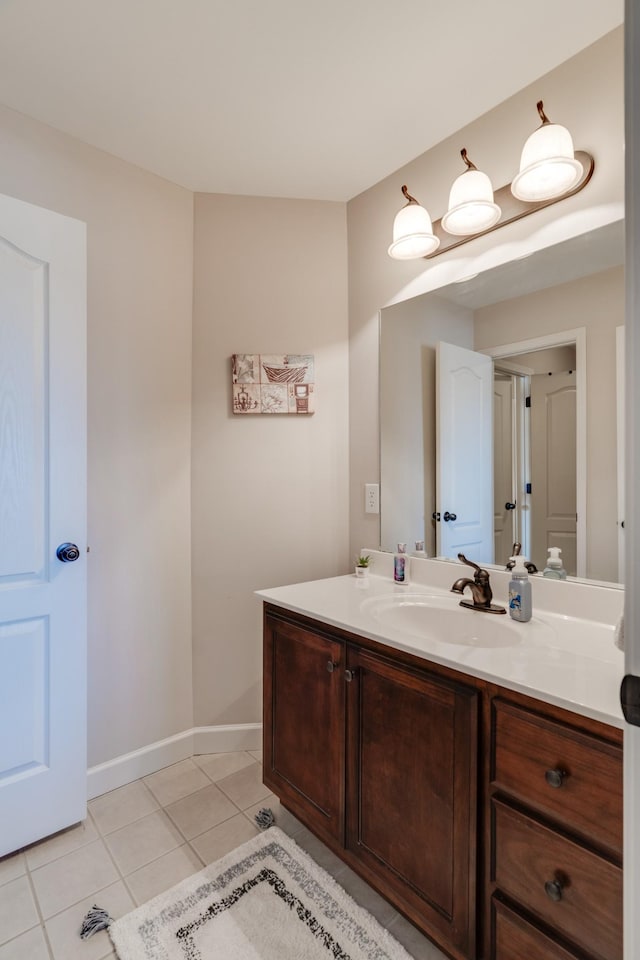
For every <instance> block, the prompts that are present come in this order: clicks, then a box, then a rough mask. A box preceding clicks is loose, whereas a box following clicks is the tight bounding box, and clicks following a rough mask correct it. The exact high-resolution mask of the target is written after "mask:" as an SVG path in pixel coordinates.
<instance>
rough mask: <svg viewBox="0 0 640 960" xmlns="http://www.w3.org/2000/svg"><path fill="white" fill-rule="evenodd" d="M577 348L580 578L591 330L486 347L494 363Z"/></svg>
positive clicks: (583, 558) (583, 550) (584, 534)
mask: <svg viewBox="0 0 640 960" xmlns="http://www.w3.org/2000/svg"><path fill="white" fill-rule="evenodd" d="M566 346H574V347H575V350H576V511H577V514H578V516H577V520H576V560H577V570H576V573H577V576H578V577H586V575H587V390H586V387H587V369H586V363H587V331H586V328H585V327H575V328H574V329H573V330H561V331H560V332H559V333H549V334H546V335H544V336H541V337H533V338H532V339H531V340H518V341H516V342H515V343H501V344H500V345H499V346H497V347H485V348H484V349H483V350H479V351H478V352H479V353H486V354H487V355H488V356H490V357H492V358H493V359H494V360H498V359H500V358H501V357H512V356H517V355H519V354H523V353H530V352H531V351H534V350H546V349H548V348H549V347H566Z"/></svg>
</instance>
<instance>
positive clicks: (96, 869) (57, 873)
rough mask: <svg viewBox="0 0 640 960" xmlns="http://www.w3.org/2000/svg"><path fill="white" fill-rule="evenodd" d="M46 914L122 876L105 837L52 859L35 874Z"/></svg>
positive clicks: (41, 903) (80, 898)
mask: <svg viewBox="0 0 640 960" xmlns="http://www.w3.org/2000/svg"><path fill="white" fill-rule="evenodd" d="M31 879H32V881H33V885H34V888H35V891H36V896H37V898H38V903H39V904H40V909H41V910H42V914H43V916H44V917H51V916H53V914H54V913H59V912H60V911H61V910H65V909H66V908H67V907H70V906H71V904H73V903H77V902H78V901H79V900H82V899H83V898H84V897H89V896H91V894H93V893H95V892H96V891H97V890H102V888H103V887H106V886H108V885H109V884H110V883H113V882H114V880H117V879H118V873H117V871H116V868H115V867H114V865H113V863H112V862H111V858H110V857H109V854H108V853H107V851H106V850H105V848H104V844H103V842H102V840H96V841H94V843H89V844H87V846H86V847H80V849H79V850H74V851H73V852H72V853H67V854H66V855H65V856H64V857H59V858H58V859H57V860H52V861H51V863H47V864H45V866H44V867H39V868H38V869H37V870H34V871H33V872H32V874H31Z"/></svg>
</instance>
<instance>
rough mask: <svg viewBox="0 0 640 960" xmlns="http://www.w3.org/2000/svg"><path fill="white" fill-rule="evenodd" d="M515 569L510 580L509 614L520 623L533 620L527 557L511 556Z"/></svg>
mask: <svg viewBox="0 0 640 960" xmlns="http://www.w3.org/2000/svg"><path fill="white" fill-rule="evenodd" d="M511 560H513V562H514V563H513V569H512V571H511V580H510V581H509V616H510V617H511V618H512V619H513V620H518V621H519V622H520V623H526V622H527V620H531V584H530V583H529V571H528V570H527V568H526V566H525V564H526V562H527V558H526V557H520V556H518V557H511Z"/></svg>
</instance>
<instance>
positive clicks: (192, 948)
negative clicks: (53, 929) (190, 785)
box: [109, 827, 411, 960]
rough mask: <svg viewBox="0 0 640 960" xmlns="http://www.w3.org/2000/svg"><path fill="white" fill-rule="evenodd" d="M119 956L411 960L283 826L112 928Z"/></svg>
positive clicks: (126, 959)
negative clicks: (281, 828)
mask: <svg viewBox="0 0 640 960" xmlns="http://www.w3.org/2000/svg"><path fill="white" fill-rule="evenodd" d="M109 934H110V936H111V939H112V941H113V944H114V946H115V948H116V951H117V954H118V957H119V958H120V960H212V958H218V957H219V958H224V960H302V958H304V960H331V958H334V960H411V958H410V956H409V954H408V953H407V952H406V950H405V949H404V948H403V947H402V946H401V945H400V944H399V943H398V942H397V941H396V940H395V939H394V938H393V937H392V936H391V934H390V933H389V932H388V931H387V930H385V929H384V927H382V926H381V925H380V924H379V923H378V921H377V920H376V919H375V918H374V917H372V916H371V914H369V913H368V912H367V911H366V910H363V909H362V907H359V906H358V905H357V904H356V903H355V902H354V901H353V900H352V899H351V897H349V895H348V894H347V893H345V891H344V890H343V889H342V888H341V887H340V886H339V885H338V884H337V883H336V881H335V880H334V879H333V878H332V877H330V876H329V874H328V873H326V871H325V870H323V869H322V868H321V867H319V866H318V865H317V864H316V863H314V861H313V860H312V859H311V858H310V857H309V856H308V855H307V854H306V853H305V852H304V851H303V850H301V849H300V847H298V845H297V844H296V843H294V841H293V840H291V839H290V838H289V837H288V836H287V835H286V834H285V833H283V832H282V830H280V829H279V828H278V827H271V829H269V830H267V831H266V832H265V833H262V834H259V835H258V836H256V837H254V838H253V839H251V840H249V841H248V842H247V843H245V844H243V845H242V846H241V847H238V848H237V849H236V850H234V851H233V852H232V853H230V854H227V856H226V857H223V858H222V859H221V860H218V861H216V863H212V864H211V865H210V866H208V867H205V869H204V870H202V871H200V873H196V874H195V875H194V876H192V877H189V878H188V879H187V880H183V881H182V883H179V884H178V885H177V886H175V887H173V888H172V889H171V890H168V891H166V892H165V893H162V894H160V895H159V896H157V897H156V898H155V899H154V900H151V901H150V902H149V903H146V904H143V906H141V907H138V909H137V910H134V911H132V912H131V913H129V914H127V915H126V916H124V917H122V918H121V919H119V920H115V921H114V922H113V923H112V924H111V926H110V927H109Z"/></svg>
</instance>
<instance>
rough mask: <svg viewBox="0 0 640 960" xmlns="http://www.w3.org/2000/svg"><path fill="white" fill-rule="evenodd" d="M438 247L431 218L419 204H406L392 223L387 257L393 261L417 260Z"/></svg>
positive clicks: (438, 242) (438, 241) (437, 239)
mask: <svg viewBox="0 0 640 960" xmlns="http://www.w3.org/2000/svg"><path fill="white" fill-rule="evenodd" d="M439 246H440V240H439V238H438V237H436V235H435V234H434V232H433V225H432V223H431V217H430V216H429V214H428V213H427V211H426V210H425V208H424V207H421V206H420V204H419V203H408V204H407V205H406V207H403V208H402V210H400V211H399V212H398V213H397V214H396V218H395V220H394V221H393V243H392V244H391V246H390V247H389V251H388V253H389V256H390V257H393V259H394V260H417V259H418V258H419V257H426V256H428V255H429V254H430V253H433V251H434V250H437V249H438V247H439Z"/></svg>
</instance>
